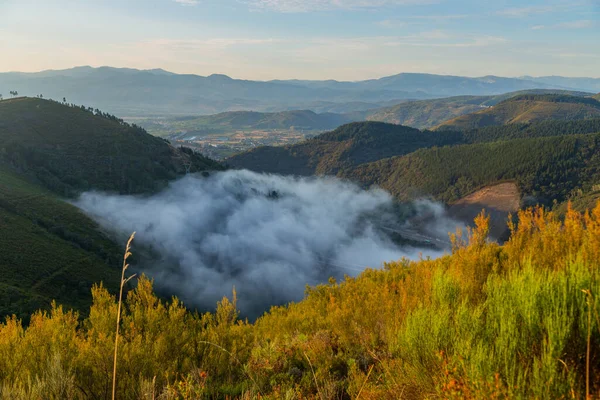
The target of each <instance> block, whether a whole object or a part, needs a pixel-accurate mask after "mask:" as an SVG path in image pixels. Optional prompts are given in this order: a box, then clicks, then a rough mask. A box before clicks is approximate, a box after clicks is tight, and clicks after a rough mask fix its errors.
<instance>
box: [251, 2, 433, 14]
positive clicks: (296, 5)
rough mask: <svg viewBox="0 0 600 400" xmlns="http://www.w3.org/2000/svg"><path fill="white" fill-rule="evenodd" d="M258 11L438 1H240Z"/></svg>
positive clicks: (295, 11)
mask: <svg viewBox="0 0 600 400" xmlns="http://www.w3.org/2000/svg"><path fill="white" fill-rule="evenodd" d="M240 1H241V2H243V3H246V4H249V5H250V6H251V7H252V8H254V9H258V10H271V11H277V12H283V13H298V12H310V11H328V10H357V9H368V8H371V9H373V8H378V7H385V6H401V5H422V4H436V3H438V2H439V0H240Z"/></svg>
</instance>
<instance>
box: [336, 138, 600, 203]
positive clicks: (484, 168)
mask: <svg viewBox="0 0 600 400" xmlns="http://www.w3.org/2000/svg"><path fill="white" fill-rule="evenodd" d="M599 145H600V135H597V134H590V135H572V136H559V137H539V138H528V139H515V140H509V141H500V142H491V143H478V144H471V145H459V146H453V147H443V148H435V149H421V150H418V151H416V152H414V153H412V154H409V155H406V156H403V157H394V158H390V159H385V160H380V161H377V162H374V163H370V164H366V165H361V166H359V167H357V168H356V169H354V170H352V171H349V172H348V173H347V174H345V175H344V176H345V177H347V178H351V179H354V180H358V181H360V182H362V183H363V184H364V185H367V186H368V185H372V184H377V185H379V186H381V187H383V188H384V189H387V190H388V191H390V192H391V193H392V194H393V195H395V196H396V197H398V198H400V199H410V198H415V197H419V196H428V195H431V196H433V197H435V198H437V199H440V200H443V201H445V202H453V201H456V200H458V199H460V198H461V197H463V196H465V195H467V194H469V193H471V192H473V191H474V190H475V189H477V188H479V187H482V186H486V185H489V184H492V183H496V182H499V181H503V180H515V181H517V183H518V185H519V187H520V189H521V192H522V193H524V194H527V195H531V196H534V197H535V198H536V201H539V202H542V203H545V204H552V201H553V200H557V201H559V202H560V201H564V200H566V199H567V197H568V196H569V194H570V193H571V191H573V190H574V189H577V188H591V186H592V185H595V184H598V183H600V175H599V173H600V147H599Z"/></svg>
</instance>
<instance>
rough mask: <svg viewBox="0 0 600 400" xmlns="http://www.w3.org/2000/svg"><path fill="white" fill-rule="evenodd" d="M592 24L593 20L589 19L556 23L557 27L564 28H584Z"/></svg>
mask: <svg viewBox="0 0 600 400" xmlns="http://www.w3.org/2000/svg"><path fill="white" fill-rule="evenodd" d="M592 26H594V21H592V20H589V19H585V20H579V21H569V22H561V23H560V24H557V25H556V27H557V28H565V29H585V28H591V27H592Z"/></svg>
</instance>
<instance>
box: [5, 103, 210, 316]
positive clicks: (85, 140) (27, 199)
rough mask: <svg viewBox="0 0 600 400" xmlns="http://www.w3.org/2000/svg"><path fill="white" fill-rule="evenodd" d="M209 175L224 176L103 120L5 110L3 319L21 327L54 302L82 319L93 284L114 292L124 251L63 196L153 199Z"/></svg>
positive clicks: (33, 108)
mask: <svg viewBox="0 0 600 400" xmlns="http://www.w3.org/2000/svg"><path fill="white" fill-rule="evenodd" d="M207 168H211V169H213V168H214V169H216V168H220V166H219V165H218V164H216V163H214V162H212V161H210V160H208V159H205V158H204V157H201V156H198V155H196V154H194V153H193V152H191V151H188V150H185V149H176V148H174V147H172V146H170V145H169V144H168V143H167V142H165V141H164V140H162V139H158V138H155V137H153V136H151V135H149V134H147V133H146V132H145V131H143V130H142V129H141V128H138V127H136V126H129V125H127V124H125V123H123V122H122V121H121V120H119V119H117V118H116V117H114V116H110V115H107V114H104V113H101V112H100V111H99V110H88V109H85V110H84V109H82V108H80V107H74V106H67V105H63V104H59V103H56V102H51V101H46V100H41V99H28V98H17V99H12V100H4V101H1V102H0V274H1V276H2V284H1V285H0V317H1V316H5V315H8V314H12V313H16V314H18V315H19V316H20V317H23V318H24V317H25V316H26V315H28V314H29V313H31V312H32V311H34V310H36V309H40V308H49V307H50V302H51V300H52V299H56V300H58V301H59V302H60V303H61V304H65V305H67V306H69V307H73V308H75V309H78V310H79V309H81V310H84V309H86V308H87V307H89V305H90V302H91V296H90V295H89V289H90V288H91V286H92V284H93V283H94V282H98V281H100V280H102V281H104V282H105V284H106V285H107V287H109V288H111V289H113V288H115V287H116V284H117V282H118V278H117V277H116V276H115V275H114V273H115V269H114V268H115V265H117V264H118V259H119V258H120V256H119V253H120V246H117V245H116V244H115V243H114V242H113V241H112V240H111V239H109V238H108V237H107V236H106V235H105V234H103V233H102V232H101V231H100V230H99V227H98V226H97V224H96V223H95V222H93V221H92V220H91V219H89V218H88V217H86V216H85V215H83V214H82V213H81V212H80V211H79V210H78V209H77V208H76V207H74V206H72V205H70V204H68V203H67V202H65V201H64V197H65V196H72V195H76V194H77V193H79V192H81V191H83V190H88V189H97V190H105V191H112V192H121V193H145V192H151V191H154V190H157V189H158V188H160V187H162V186H163V185H165V184H166V182H167V181H168V180H169V179H173V178H175V177H177V176H178V175H180V174H184V173H186V171H187V170H189V171H190V172H193V171H201V170H204V169H207ZM59 196H62V197H63V198H61V197H59Z"/></svg>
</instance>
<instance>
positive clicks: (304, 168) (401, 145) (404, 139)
mask: <svg viewBox="0 0 600 400" xmlns="http://www.w3.org/2000/svg"><path fill="white" fill-rule="evenodd" d="M459 136H460V134H459V133H455V132H447V133H446V132H442V133H439V132H429V131H419V130H418V129H414V128H409V127H404V126H398V125H391V124H384V123H380V122H363V123H352V124H347V125H344V126H341V127H339V128H338V129H336V130H334V131H332V132H328V133H324V134H322V135H319V136H317V137H316V138H313V139H310V140H308V141H305V142H302V143H299V144H296V145H291V146H281V147H268V146H265V147H259V148H257V149H254V150H251V151H248V152H245V153H241V154H238V155H236V156H233V157H231V158H229V159H227V163H228V164H229V165H231V166H232V167H235V168H246V169H250V170H253V171H257V172H270V173H279V174H290V175H313V174H319V175H322V174H334V175H335V174H336V173H338V172H339V171H341V170H343V169H348V168H352V167H354V166H357V165H359V164H362V163H366V162H371V161H376V160H379V159H382V158H386V157H391V156H393V155H399V154H407V153H410V152H412V151H414V150H416V149H419V148H423V147H432V146H444V145H447V144H452V143H455V142H456V141H457V138H458V137H459Z"/></svg>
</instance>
